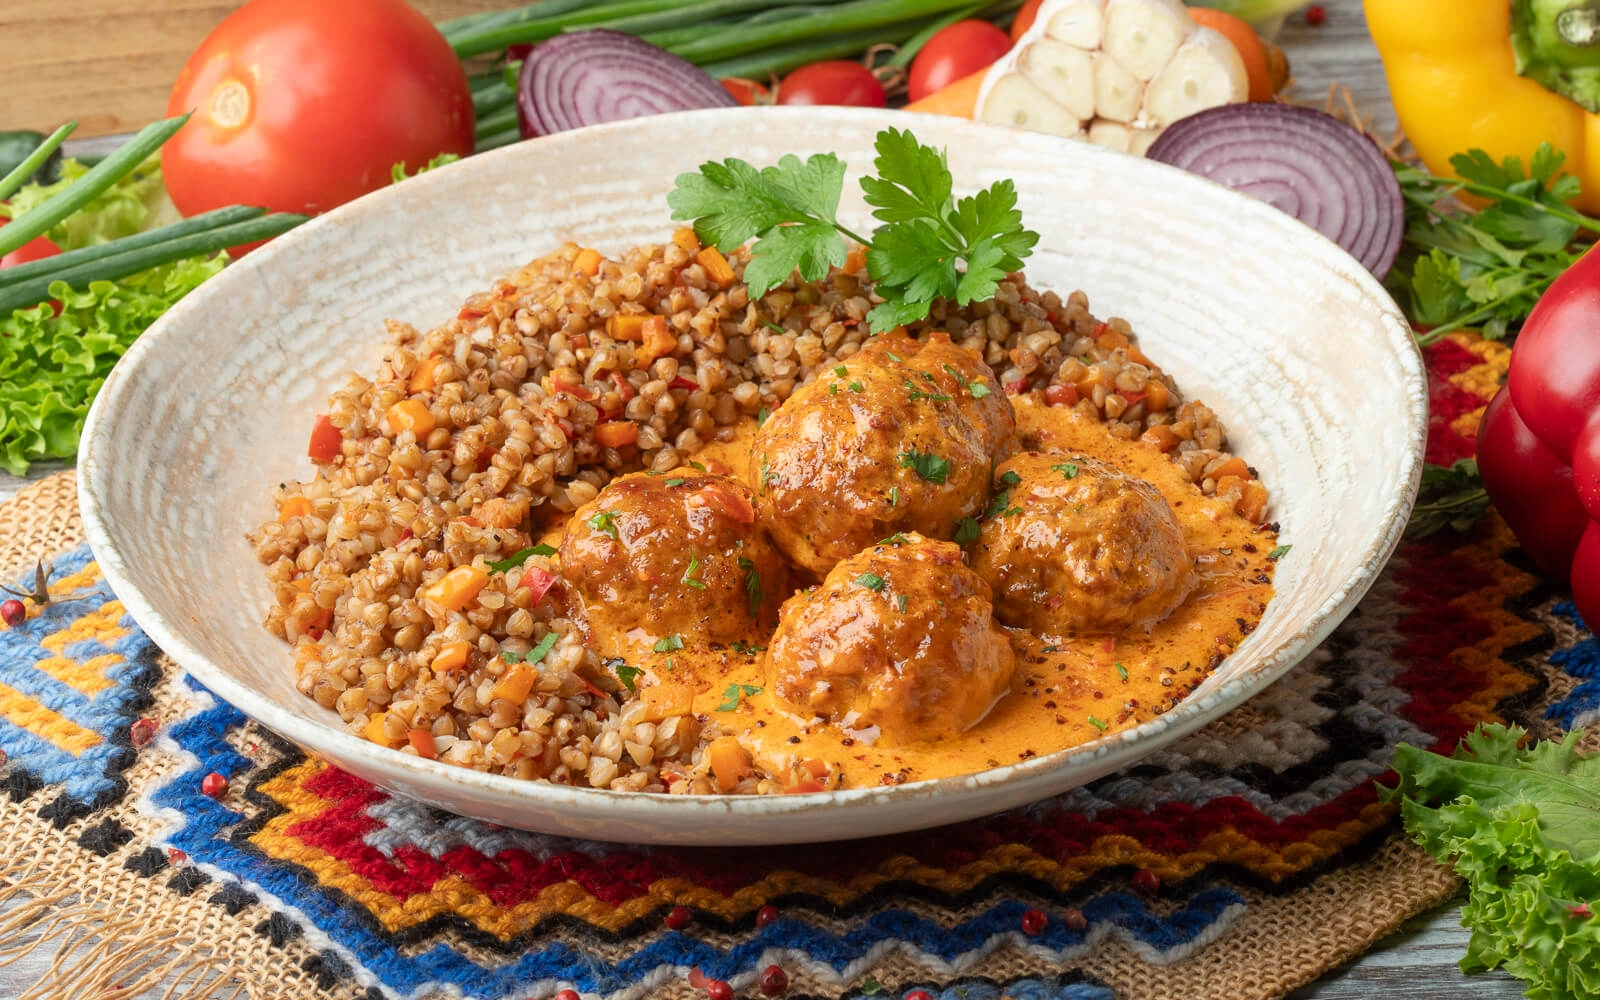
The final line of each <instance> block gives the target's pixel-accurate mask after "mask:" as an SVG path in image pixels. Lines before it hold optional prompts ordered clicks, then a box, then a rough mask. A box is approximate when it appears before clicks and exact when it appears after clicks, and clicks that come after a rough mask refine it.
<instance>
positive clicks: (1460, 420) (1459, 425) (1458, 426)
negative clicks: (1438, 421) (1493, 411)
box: [1450, 406, 1487, 438]
mask: <svg viewBox="0 0 1600 1000" xmlns="http://www.w3.org/2000/svg"><path fill="white" fill-rule="evenodd" d="M1485 409H1487V407H1483V406H1480V407H1478V408H1477V409H1476V410H1468V411H1467V412H1466V413H1463V414H1461V415H1460V416H1458V417H1456V418H1455V419H1454V420H1452V421H1450V429H1451V430H1453V431H1455V432H1456V433H1457V434H1460V435H1461V436H1462V437H1464V438H1470V437H1476V436H1477V434H1478V424H1479V423H1480V422H1481V421H1482V420H1483V411H1484V410H1485Z"/></svg>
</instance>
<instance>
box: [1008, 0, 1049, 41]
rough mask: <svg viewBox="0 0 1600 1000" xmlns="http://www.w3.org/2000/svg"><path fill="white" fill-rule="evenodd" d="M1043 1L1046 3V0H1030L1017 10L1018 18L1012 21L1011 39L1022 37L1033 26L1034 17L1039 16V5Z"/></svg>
mask: <svg viewBox="0 0 1600 1000" xmlns="http://www.w3.org/2000/svg"><path fill="white" fill-rule="evenodd" d="M1042 3H1044V0H1028V2H1027V3H1025V4H1023V5H1022V9H1021V10H1019V11H1017V16H1016V19H1015V20H1013V21H1012V22H1011V40H1012V41H1013V42H1015V41H1016V40H1017V39H1019V38H1021V37H1022V36H1023V33H1024V32H1026V31H1027V30H1028V29H1029V28H1031V27H1033V19H1034V18H1036V17H1038V16H1039V5H1040V4H1042Z"/></svg>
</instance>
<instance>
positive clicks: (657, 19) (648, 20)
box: [586, 0, 845, 36]
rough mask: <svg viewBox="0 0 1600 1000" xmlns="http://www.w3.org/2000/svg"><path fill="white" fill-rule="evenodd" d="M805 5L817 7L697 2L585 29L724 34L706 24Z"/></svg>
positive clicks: (786, 0) (783, 1)
mask: <svg viewBox="0 0 1600 1000" xmlns="http://www.w3.org/2000/svg"><path fill="white" fill-rule="evenodd" d="M844 2H845V0H827V4H826V5H832V4H836V3H844ZM799 4H809V5H811V6H818V0H700V2H697V3H688V4H678V5H676V6H673V7H671V8H668V9H666V10H661V11H654V12H652V13H648V14H635V15H633V16H632V17H618V18H612V19H611V20H608V21H597V22H595V23H594V24H592V25H587V26H586V27H591V28H606V29H608V30H610V31H622V32H626V33H627V34H630V35H640V36H644V35H645V33H646V32H651V31H660V30H663V29H667V28H675V27H691V26H698V27H702V28H706V29H709V30H711V31H719V30H727V29H728V28H729V27H731V26H730V25H712V24H709V23H707V22H709V21H711V20H713V19H715V18H722V17H727V16H729V15H734V14H742V13H744V12H746V11H757V12H761V11H773V10H781V9H783V8H784V7H786V6H790V5H799Z"/></svg>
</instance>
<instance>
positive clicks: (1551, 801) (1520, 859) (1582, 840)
mask: <svg viewBox="0 0 1600 1000" xmlns="http://www.w3.org/2000/svg"><path fill="white" fill-rule="evenodd" d="M1580 736H1581V734H1580V733H1577V732H1573V733H1569V734H1567V737H1566V738H1565V739H1563V740H1562V741H1560V742H1551V741H1546V742H1541V743H1536V744H1534V745H1533V746H1531V747H1529V748H1527V749H1522V748H1521V746H1520V744H1521V741H1522V737H1523V730H1522V729H1520V728H1518V727H1516V726H1509V727H1508V726H1500V725H1491V726H1484V727H1481V728H1480V729H1478V730H1477V731H1475V732H1473V733H1472V734H1471V735H1469V736H1467V737H1466V738H1465V739H1464V740H1462V742H1461V745H1460V746H1459V747H1458V748H1457V749H1456V752H1455V755H1454V756H1452V757H1441V756H1439V755H1438V754H1432V753H1428V752H1426V751H1424V750H1419V749H1417V748H1416V747H1413V746H1408V745H1406V744H1401V745H1400V746H1399V747H1398V748H1397V749H1396V752H1395V760H1394V768H1395V770H1396V771H1397V772H1398V773H1399V775H1400V784H1399V786H1398V787H1397V788H1395V789H1393V790H1391V791H1388V792H1386V793H1385V794H1386V797H1388V798H1389V799H1390V800H1395V799H1398V800H1399V802H1400V810H1401V816H1402V818H1403V820H1404V822H1405V826H1406V830H1407V831H1409V832H1410V833H1411V835H1412V836H1414V837H1415V838H1416V839H1417V842H1418V843H1420V844H1421V845H1422V847H1423V849H1425V850H1426V851H1427V852H1428V853H1429V854H1431V855H1433V856H1434V857H1435V858H1437V859H1438V860H1440V861H1450V860H1452V859H1453V861H1454V865H1455V870H1456V872H1457V873H1458V874H1460V875H1461V877H1462V878H1464V879H1466V881H1467V885H1468V889H1469V898H1468V901H1467V904H1466V906H1465V907H1464V908H1463V909H1462V918H1461V922H1462V925H1463V926H1465V927H1467V928H1469V929H1470V930H1471V931H1472V938H1471V940H1470V941H1469V943H1468V945H1467V954H1466V957H1465V958H1463V959H1462V960H1461V969H1462V971H1463V972H1468V973H1472V972H1482V971H1486V970H1489V969H1494V968H1499V967H1504V968H1505V969H1506V971H1508V972H1510V973H1511V974H1512V975H1514V976H1516V977H1517V978H1519V979H1521V980H1523V981H1524V982H1526V983H1527V984H1528V985H1527V990H1526V995H1527V996H1528V997H1530V998H1532V1000H1569V998H1570V1000H1579V998H1584V997H1596V996H1600V913H1597V907H1600V755H1597V754H1590V755H1583V754H1579V753H1578V750H1577V744H1578V740H1579V738H1580Z"/></svg>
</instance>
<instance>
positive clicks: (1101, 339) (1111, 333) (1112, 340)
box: [1094, 323, 1128, 351]
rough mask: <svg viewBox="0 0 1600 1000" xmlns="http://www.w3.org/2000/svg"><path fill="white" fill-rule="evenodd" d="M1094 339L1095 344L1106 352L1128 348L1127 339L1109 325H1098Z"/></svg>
mask: <svg viewBox="0 0 1600 1000" xmlns="http://www.w3.org/2000/svg"><path fill="white" fill-rule="evenodd" d="M1094 339H1095V343H1097V344H1099V345H1100V346H1101V347H1104V348H1105V349H1106V350H1108V351H1112V350H1116V349H1117V348H1119V347H1127V346H1128V338H1127V337H1126V336H1124V335H1123V334H1122V332H1121V331H1119V330H1117V329H1116V328H1115V327H1113V326H1111V325H1110V324H1109V323H1101V324H1100V332H1099V333H1098V334H1096V335H1095V338H1094Z"/></svg>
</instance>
